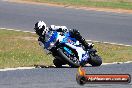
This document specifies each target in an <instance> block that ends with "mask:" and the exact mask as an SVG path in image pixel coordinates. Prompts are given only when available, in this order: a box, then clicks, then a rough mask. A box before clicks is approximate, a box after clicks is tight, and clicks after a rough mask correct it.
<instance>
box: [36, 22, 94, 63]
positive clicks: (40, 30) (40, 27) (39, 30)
mask: <svg viewBox="0 0 132 88" xmlns="http://www.w3.org/2000/svg"><path fill="white" fill-rule="evenodd" d="M34 30H35V32H36V34H37V35H39V38H38V41H39V44H40V45H41V46H43V47H44V42H45V35H46V33H48V31H57V32H62V33H65V32H69V34H70V36H71V37H73V38H75V39H76V40H78V41H79V42H80V43H81V44H82V45H83V46H84V47H85V50H86V51H87V50H88V49H90V48H92V47H93V44H92V43H87V42H86V40H85V39H84V38H83V37H82V36H81V34H80V32H79V31H78V30H76V29H72V30H69V29H68V28H67V27H66V26H56V25H50V27H47V25H46V23H45V22H44V21H38V22H37V23H35V28H34ZM78 55H79V54H78ZM88 58H89V55H83V56H82V61H81V62H82V64H83V63H86V62H87V60H88Z"/></svg>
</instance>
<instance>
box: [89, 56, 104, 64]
mask: <svg viewBox="0 0 132 88" xmlns="http://www.w3.org/2000/svg"><path fill="white" fill-rule="evenodd" d="M89 64H91V65H92V66H100V65H101V64H102V58H101V57H100V56H98V55H94V56H92V55H91V58H90V60H89Z"/></svg>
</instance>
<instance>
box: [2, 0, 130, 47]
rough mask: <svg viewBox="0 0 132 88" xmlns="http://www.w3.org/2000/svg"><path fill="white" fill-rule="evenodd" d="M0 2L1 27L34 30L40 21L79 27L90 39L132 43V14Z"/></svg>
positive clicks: (4, 0)
mask: <svg viewBox="0 0 132 88" xmlns="http://www.w3.org/2000/svg"><path fill="white" fill-rule="evenodd" d="M7 1H8V0H1V1H0V27H4V28H12V29H18V30H26V31H33V27H34V24H35V23H36V22H37V21H38V20H43V21H45V22H46V23H47V24H48V25H50V24H55V25H66V26H67V27H68V28H71V29H73V28H76V29H78V30H79V31H80V32H81V34H82V35H83V36H84V38H85V39H87V40H95V41H96V40H97V41H102V42H114V43H122V44H128V45H132V14H118V13H110V12H97V11H85V10H79V9H71V8H65V7H63V8H62V7H55V6H46V5H32V4H18V3H10V2H7Z"/></svg>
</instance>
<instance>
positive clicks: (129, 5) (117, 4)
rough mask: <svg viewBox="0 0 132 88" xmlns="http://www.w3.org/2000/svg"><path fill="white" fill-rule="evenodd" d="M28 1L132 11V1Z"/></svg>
mask: <svg viewBox="0 0 132 88" xmlns="http://www.w3.org/2000/svg"><path fill="white" fill-rule="evenodd" d="M26 1H35V2H43V3H52V4H61V5H71V6H86V7H107V8H122V9H132V1H131V0H26Z"/></svg>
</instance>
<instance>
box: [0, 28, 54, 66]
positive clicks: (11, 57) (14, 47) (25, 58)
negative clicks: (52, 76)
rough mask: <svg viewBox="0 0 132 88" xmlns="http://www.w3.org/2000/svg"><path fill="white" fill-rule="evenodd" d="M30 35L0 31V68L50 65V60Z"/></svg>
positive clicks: (33, 35) (34, 37) (33, 36)
mask: <svg viewBox="0 0 132 88" xmlns="http://www.w3.org/2000/svg"><path fill="white" fill-rule="evenodd" d="M36 38H37V36H36V35H35V34H31V33H24V32H16V31H7V30H0V68H6V67H19V66H33V65H34V64H41V65H51V64H52V59H51V58H50V57H49V56H47V55H46V54H45V52H43V49H42V48H41V47H40V46H39V45H38V42H37V40H36Z"/></svg>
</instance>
